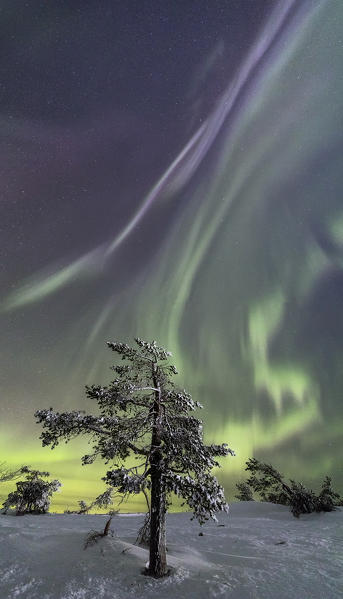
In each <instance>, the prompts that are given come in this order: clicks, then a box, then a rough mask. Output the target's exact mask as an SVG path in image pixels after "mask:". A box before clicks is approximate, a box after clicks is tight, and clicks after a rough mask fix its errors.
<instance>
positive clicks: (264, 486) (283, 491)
mask: <svg viewBox="0 0 343 599" xmlns="http://www.w3.org/2000/svg"><path fill="white" fill-rule="evenodd" d="M245 469H246V470H248V471H249V472H250V473H251V474H250V477H249V479H248V480H247V484H248V485H249V486H250V487H251V489H252V490H254V491H255V492H256V493H259V495H260V497H261V499H262V501H269V502H271V503H279V504H281V505H289V506H290V509H291V512H292V514H293V516H295V517H296V518H298V517H299V515H300V514H311V513H312V512H322V511H326V512H331V511H332V510H334V509H335V507H336V506H339V505H341V504H342V498H341V497H340V496H339V494H338V493H336V492H335V491H333V489H332V488H331V479H330V478H329V477H328V476H327V477H325V479H324V482H323V484H322V489H321V491H320V493H319V495H318V496H316V495H315V493H314V492H313V491H312V490H311V489H307V488H306V487H305V486H304V485H303V484H302V483H298V482H296V481H294V480H290V483H289V484H287V483H286V482H285V481H284V480H283V475H282V474H280V472H278V471H277V470H276V468H274V467H273V466H271V464H265V463H263V462H259V460H257V459H256V458H250V459H249V460H248V461H247V462H246V468H245Z"/></svg>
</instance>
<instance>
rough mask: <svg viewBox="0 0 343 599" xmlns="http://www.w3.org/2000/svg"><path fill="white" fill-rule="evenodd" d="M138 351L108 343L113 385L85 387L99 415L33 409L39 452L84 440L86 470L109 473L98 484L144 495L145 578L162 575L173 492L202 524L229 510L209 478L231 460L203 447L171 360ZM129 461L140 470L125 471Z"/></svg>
mask: <svg viewBox="0 0 343 599" xmlns="http://www.w3.org/2000/svg"><path fill="white" fill-rule="evenodd" d="M135 342H136V347H130V346H128V345H127V344H125V343H108V347H109V348H110V349H111V350H112V351H113V352H115V353H116V354H117V355H118V356H119V357H120V358H121V359H122V361H123V363H122V364H120V365H115V366H113V367H112V369H113V371H114V373H115V378H114V380H113V381H112V382H111V383H110V384H109V385H108V386H100V385H92V386H87V387H86V396H87V397H88V398H90V399H92V400H94V402H96V403H97V406H98V408H97V411H98V413H97V415H88V414H85V413H84V412H78V411H73V412H65V413H58V412H54V411H53V409H52V408H50V409H49V410H38V411H37V412H36V414H35V415H36V417H37V422H39V423H41V424H42V425H43V429H44V430H43V433H42V435H41V439H42V443H43V445H50V446H51V448H54V447H56V445H58V443H59V441H60V440H61V439H64V440H65V441H69V440H70V439H71V438H73V437H75V436H77V435H80V434H81V435H82V434H87V435H91V436H92V438H93V451H92V453H91V454H89V455H85V456H83V458H82V461H83V464H90V463H92V462H93V461H94V460H95V459H96V458H97V457H98V456H99V457H100V458H102V459H103V460H105V462H106V463H110V462H111V465H112V468H111V469H110V470H109V471H108V472H107V474H106V476H105V478H104V480H105V481H106V482H107V484H109V485H110V486H111V487H114V488H115V489H117V491H118V492H119V493H120V494H122V495H124V496H125V495H127V494H129V493H134V494H137V493H140V492H147V491H148V492H149V495H150V546H149V551H150V559H149V566H148V571H147V573H148V574H150V575H151V576H154V577H161V576H164V575H165V574H166V573H167V562H166V531H165V514H166V511H167V508H168V505H169V501H170V496H171V493H175V494H176V495H178V496H181V497H182V498H183V499H184V504H183V505H185V504H188V506H189V507H190V508H191V509H192V511H193V517H195V518H197V519H198V521H199V522H200V524H202V523H204V522H205V521H206V520H207V519H208V518H213V519H216V517H215V513H216V512H217V511H220V510H222V511H227V510H228V505H227V503H226V500H225V497H224V492H223V489H222V488H221V486H220V485H219V483H218V481H217V480H216V478H214V477H213V476H212V475H211V470H212V468H213V467H218V466H219V463H218V462H217V460H216V458H217V457H219V456H220V457H221V456H227V455H229V454H231V455H234V452H233V451H232V450H231V449H229V448H228V446H227V445H226V444H222V445H205V444H204V443H203V435H202V423H201V422H200V421H199V420H198V419H197V418H195V417H194V416H191V415H190V414H189V412H192V411H194V410H196V409H197V408H201V407H202V406H201V405H200V404H199V403H198V402H194V401H193V400H192V398H191V396H190V395H189V393H187V392H186V391H184V390H180V389H177V388H176V387H175V385H174V383H173V381H172V380H171V377H172V376H173V375H175V374H177V371H176V368H175V366H174V365H172V364H170V363H169V358H170V356H171V354H170V352H167V351H166V350H165V349H164V348H162V347H158V346H157V345H156V342H155V341H153V342H152V343H148V342H145V341H142V340H141V339H135ZM130 456H135V459H136V460H137V461H139V463H138V464H137V465H135V466H133V467H129V466H128V465H127V462H126V461H127V458H129V457H130Z"/></svg>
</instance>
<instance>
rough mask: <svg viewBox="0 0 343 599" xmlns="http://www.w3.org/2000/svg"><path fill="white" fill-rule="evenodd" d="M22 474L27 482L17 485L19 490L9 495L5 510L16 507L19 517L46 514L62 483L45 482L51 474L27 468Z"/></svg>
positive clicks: (56, 481) (4, 506)
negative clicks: (53, 495)
mask: <svg viewBox="0 0 343 599" xmlns="http://www.w3.org/2000/svg"><path fill="white" fill-rule="evenodd" d="M22 472H23V473H24V474H25V475H26V480H20V481H19V482H17V483H16V487H17V490H16V491H12V493H9V495H8V497H7V499H6V501H5V502H4V503H3V506H2V507H3V509H4V510H8V509H9V508H10V507H15V508H16V510H17V516H21V515H23V514H45V513H46V512H47V511H48V510H49V506H50V498H51V496H52V494H53V493H55V491H57V490H58V489H59V488H60V486H61V483H60V482H59V481H58V480H51V481H47V480H43V478H47V477H48V476H50V474H49V472H40V471H39V470H31V469H30V468H28V467H27V466H25V467H23V468H22ZM42 477H43V478H42Z"/></svg>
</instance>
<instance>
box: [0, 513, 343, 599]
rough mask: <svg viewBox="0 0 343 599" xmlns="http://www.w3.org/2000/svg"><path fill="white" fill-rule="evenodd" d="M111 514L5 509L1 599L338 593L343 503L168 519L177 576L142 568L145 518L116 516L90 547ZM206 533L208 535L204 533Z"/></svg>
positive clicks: (0, 531) (302, 598)
mask: <svg viewBox="0 0 343 599" xmlns="http://www.w3.org/2000/svg"><path fill="white" fill-rule="evenodd" d="M106 520H107V517H106V516H104V515H64V514H51V515H46V516H22V517H15V516H12V515H8V516H0V543H1V545H0V546H1V560H0V599H16V598H25V599H38V598H39V599H95V598H100V599H126V598H133V597H135V598H137V599H148V598H159V599H160V598H161V597H163V598H164V599H182V598H185V599H189V598H193V597H194V598H196V599H208V598H212V597H213V598H215V597H224V598H226V597H227V598H230V599H290V598H292V599H339V598H340V597H343V510H340V511H336V512H332V513H322V514H310V515H306V516H301V517H300V518H299V519H296V518H294V517H293V516H292V515H291V514H290V512H289V510H288V508H286V507H284V506H277V505H273V504H268V503H257V502H245V503H237V504H233V505H232V506H231V508H230V514H229V515H227V514H222V515H220V516H219V518H218V523H213V522H210V523H207V524H205V525H204V526H202V527H200V526H199V524H197V523H196V522H195V521H193V522H192V521H190V514H186V513H181V514H180V513H179V514H169V515H168V518H167V546H168V562H169V564H170V566H171V567H172V574H171V575H170V576H168V577H166V578H164V579H161V580H155V579H151V578H149V577H146V576H143V575H142V574H141V572H142V570H143V568H144V565H145V563H146V562H147V561H148V552H147V550H146V549H144V548H141V547H137V546H135V545H134V541H135V538H136V535H137V531H138V529H139V527H140V525H141V524H142V522H143V516H142V515H131V517H130V518H128V517H127V516H126V515H124V514H123V515H118V516H115V517H114V518H113V520H112V529H113V531H114V536H111V537H107V538H103V539H101V540H100V541H99V542H98V543H97V544H96V545H93V546H91V547H89V548H88V549H86V550H84V549H83V546H84V541H85V537H86V535H87V533H88V532H89V531H90V530H98V531H100V530H102V529H103V527H104V524H105V522H106ZM199 532H202V533H203V536H199Z"/></svg>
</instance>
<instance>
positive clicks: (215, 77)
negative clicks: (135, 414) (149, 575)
mask: <svg viewBox="0 0 343 599" xmlns="http://www.w3.org/2000/svg"><path fill="white" fill-rule="evenodd" d="M0 14H1V15H2V24H1V27H2V30H3V31H2V33H3V35H2V40H3V41H2V44H3V52H2V53H1V59H0V61H1V82H2V86H1V90H2V92H1V124H2V136H1V150H2V152H1V155H2V161H1V162H2V177H1V180H2V200H1V204H0V205H1V221H0V223H1V224H0V228H1V239H2V243H1V248H2V260H1V269H2V270H1V277H2V279H1V280H2V285H1V290H2V293H1V298H2V299H1V303H0V319H1V330H2V344H1V345H2V351H1V358H2V368H1V372H2V380H1V425H0V426H1V436H0V443H1V460H6V461H7V462H8V464H15V465H17V464H22V463H29V464H31V465H32V466H35V467H42V468H44V469H48V470H50V472H51V474H52V475H53V477H57V478H60V480H61V481H62V483H63V491H62V493H61V494H60V496H59V498H58V502H59V507H60V508H62V507H66V506H71V505H72V504H73V502H75V500H76V499H80V498H85V497H86V498H87V497H91V498H93V497H94V496H95V495H96V494H97V493H98V492H99V490H100V489H102V483H99V477H100V476H103V474H104V472H105V470H106V466H104V465H103V464H101V463H99V464H97V465H94V466H87V467H81V465H80V457H81V455H82V448H81V447H80V443H78V442H75V441H74V442H71V443H70V445H67V446H60V447H59V448H58V449H55V450H54V451H53V452H51V451H50V450H48V449H46V448H45V449H43V448H41V445H40V441H39V439H38V437H39V434H40V429H39V427H38V426H37V425H36V424H35V422H34V417H33V413H34V411H35V410H36V409H39V408H48V407H49V406H53V407H54V408H55V409H56V410H70V409H82V408H83V407H84V405H85V400H84V392H83V389H84V385H85V384H89V383H105V382H106V381H108V380H109V378H110V374H111V373H110V371H109V366H110V365H111V359H112V356H111V355H110V354H109V352H108V351H107V349H106V341H107V340H120V341H130V340H131V339H132V337H134V336H140V337H142V338H147V339H156V340H157V341H158V343H160V344H162V345H165V346H166V347H167V348H168V349H169V350H171V351H172V352H173V356H174V362H175V364H176V365H177V367H178V369H179V371H180V379H179V380H180V385H182V386H185V388H186V389H187V390H188V391H190V392H191V393H192V395H193V397H194V399H197V400H198V401H201V402H202V403H203V404H204V407H205V410H204V413H203V414H202V417H203V419H204V423H205V431H206V434H207V436H208V439H210V440H213V441H216V442H227V443H229V445H230V447H232V448H233V449H234V450H235V451H236V454H237V456H236V457H235V458H232V459H230V460H226V462H225V465H224V464H223V470H222V472H221V473H220V476H219V478H220V477H221V482H223V483H224V484H225V486H226V488H227V492H228V498H229V500H230V499H232V493H231V489H232V485H233V482H234V481H235V480H237V477H242V469H243V465H244V462H245V460H246V459H247V458H248V457H250V456H251V455H253V454H254V455H256V456H257V457H259V458H261V459H262V458H263V459H265V460H267V461H272V462H273V463H274V464H275V465H276V466H278V467H280V469H281V470H282V471H283V473H284V474H285V475H286V476H287V477H290V476H291V477H294V478H297V479H299V480H303V481H305V482H307V483H309V484H312V485H313V486H314V487H316V485H318V482H319V480H320V479H321V478H322V477H323V476H324V475H325V474H329V475H331V476H332V477H333V482H334V486H336V487H337V488H338V490H340V491H341V492H342V491H343V472H342V457H343V455H342V454H343V451H342V436H343V435H342V432H343V429H342V411H343V410H342V406H343V402H342V391H343V341H342V339H343V302H342V298H343V271H342V266H343V204H342V191H341V189H342V183H343V168H342V165H341V160H342V159H341V156H342V146H343V129H342V115H343V37H342V24H343V5H342V3H341V2H340V0H293V1H292V0H280V2H277V1H276V0H238V1H234V0H227V1H224V0H223V1H221V0H218V2H207V1H205V0H204V1H203V0H199V1H195V0H194V1H193V0H191V1H189V2H187V3H184V2H178V1H175V2H165V3H164V2H158V1H151V2H147V3H141V2H136V1H135V0H132V1H131V2H112V1H110V0H104V2H102V3H98V2H95V1H87V0H83V1H81V0H80V1H75V2H69V1H66V0H65V1H61V2H59V3H56V4H54V3H50V4H49V3H45V2H41V1H37V0H33V1H32V2H30V3H22V2H19V1H15V0H11V1H5V2H4V3H2V8H1V9H0ZM90 407H91V406H89V404H88V405H85V408H87V409H90Z"/></svg>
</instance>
